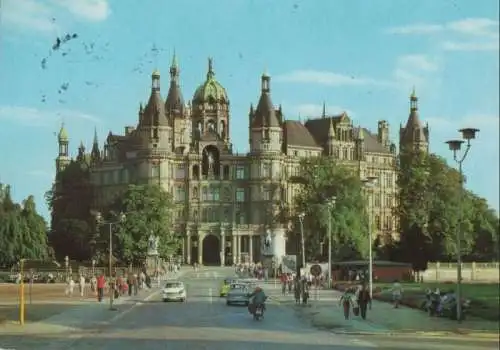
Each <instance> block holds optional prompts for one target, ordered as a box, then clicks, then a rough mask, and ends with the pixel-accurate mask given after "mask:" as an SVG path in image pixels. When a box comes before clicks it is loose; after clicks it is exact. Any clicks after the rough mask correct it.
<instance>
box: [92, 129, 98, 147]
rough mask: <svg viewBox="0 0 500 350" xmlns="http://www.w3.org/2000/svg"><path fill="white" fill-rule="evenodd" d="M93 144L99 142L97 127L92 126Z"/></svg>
mask: <svg viewBox="0 0 500 350" xmlns="http://www.w3.org/2000/svg"><path fill="white" fill-rule="evenodd" d="M93 144H94V145H96V144H97V145H98V144H99V141H98V139H97V127H94V142H93Z"/></svg>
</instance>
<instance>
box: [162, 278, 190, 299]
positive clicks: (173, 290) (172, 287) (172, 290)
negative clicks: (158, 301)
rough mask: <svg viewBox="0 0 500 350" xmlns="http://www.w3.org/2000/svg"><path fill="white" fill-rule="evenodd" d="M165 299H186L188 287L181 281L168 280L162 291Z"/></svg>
mask: <svg viewBox="0 0 500 350" xmlns="http://www.w3.org/2000/svg"><path fill="white" fill-rule="evenodd" d="M161 297H162V299H163V301H170V300H177V301H186V298H187V294H186V287H185V286H184V283H182V282H180V281H167V283H166V284H165V287H163V289H162V291H161Z"/></svg>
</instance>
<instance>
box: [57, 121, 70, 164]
mask: <svg viewBox="0 0 500 350" xmlns="http://www.w3.org/2000/svg"><path fill="white" fill-rule="evenodd" d="M57 141H58V143H59V154H58V156H57V158H56V173H57V174H59V173H60V172H61V171H63V170H64V169H65V168H66V167H67V166H68V164H69V163H70V162H71V159H70V157H69V150H68V146H69V137H68V132H67V131H66V128H65V127H64V123H63V124H62V125H61V129H60V130H59V134H58V135H57Z"/></svg>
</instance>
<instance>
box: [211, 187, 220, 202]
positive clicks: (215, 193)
mask: <svg viewBox="0 0 500 350" xmlns="http://www.w3.org/2000/svg"><path fill="white" fill-rule="evenodd" d="M212 200H214V201H218V200H220V189H219V188H218V187H214V188H212Z"/></svg>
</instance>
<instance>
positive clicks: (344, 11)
mask: <svg viewBox="0 0 500 350" xmlns="http://www.w3.org/2000/svg"><path fill="white" fill-rule="evenodd" d="M0 2H1V3H2V9H1V15H0V16H1V17H0V122H1V127H0V181H1V182H4V183H9V184H11V185H12V186H13V191H14V195H15V198H16V199H17V200H21V199H22V198H24V197H26V196H27V195H29V194H34V195H35V196H36V198H37V201H38V206H39V209H40V210H41V212H42V213H43V214H44V215H45V216H47V217H48V213H47V209H46V207H45V203H44V202H43V193H44V192H45V191H46V190H47V189H49V188H50V186H51V182H52V179H53V175H54V158H55V157H56V152H57V144H56V137H55V135H54V132H56V131H57V130H58V129H59V126H60V123H61V121H62V120H64V121H65V123H66V125H67V129H68V131H69V134H70V137H71V144H70V147H71V148H72V150H73V152H74V153H76V148H77V147H78V145H79V143H80V141H81V140H82V141H83V142H84V143H85V144H86V145H87V147H89V146H90V143H91V141H92V136H93V130H94V127H97V130H98V134H99V136H100V140H101V141H102V140H104V138H105V136H106V135H107V133H108V131H109V130H112V131H113V132H115V133H121V132H122V130H123V127H124V126H125V125H135V124H136V122H137V110H138V105H139V103H140V102H141V101H146V100H147V98H148V96H149V88H150V73H151V71H152V70H153V69H154V68H158V69H159V70H160V71H161V72H162V73H163V74H162V91H163V93H164V94H165V93H166V90H167V87H168V67H169V64H170V60H171V56H172V54H173V51H174V49H175V51H176V53H177V56H178V60H179V64H180V68H181V81H182V88H183V93H184V97H185V99H186V100H188V99H190V98H191V96H192V94H193V92H194V90H195V88H196V87H197V86H198V85H199V84H200V83H201V82H202V81H203V80H204V77H205V73H206V69H207V57H208V56H212V57H213V58H214V68H215V73H216V77H217V78H218V80H219V81H220V82H221V83H222V84H223V85H224V86H225V87H226V89H227V90H228V93H229V98H230V100H231V116H232V118H231V133H232V134H231V137H232V140H233V143H234V146H235V148H236V150H238V151H240V152H244V151H246V150H247V140H248V137H247V135H248V127H247V121H248V117H247V115H248V108H249V105H250V103H251V102H254V103H256V102H257V99H258V97H259V87H260V75H261V74H262V72H263V71H267V72H268V73H269V74H270V75H271V77H272V80H271V88H272V94H273V102H274V103H275V104H279V103H281V104H282V105H283V110H284V113H285V114H286V116H287V118H289V119H298V118H299V116H302V117H303V116H306V115H311V114H315V113H319V112H320V110H321V104H322V103H323V101H325V103H326V104H327V111H328V112H330V113H334V112H339V111H344V110H345V111H348V113H350V114H351V116H352V117H353V118H354V120H355V123H356V124H362V125H364V126H366V127H369V128H371V129H375V128H376V125H377V120H380V119H386V120H388V121H389V122H390V125H391V134H392V138H393V139H394V140H395V141H397V137H398V131H399V124H400V123H404V122H405V121H406V118H407V116H408V96H409V94H410V91H411V89H412V86H415V87H416V91H417V94H418V95H419V97H420V113H421V117H422V119H423V120H425V121H428V122H429V126H430V130H431V149H432V151H433V152H435V153H438V154H440V155H442V156H446V157H447V158H448V159H449V158H450V152H449V151H448V150H447V147H446V145H444V141H446V140H448V139H450V138H456V137H457V136H458V133H457V132H456V130H457V129H458V128H460V127H465V126H474V127H477V128H479V129H481V132H480V134H479V135H478V136H479V138H478V139H477V140H475V141H474V144H473V148H472V149H471V152H470V155H469V157H468V159H467V161H466V163H465V167H464V170H465V172H466V174H467V178H468V182H467V185H468V187H469V188H471V189H472V190H474V191H475V192H477V193H479V194H480V195H481V196H484V197H486V198H487V199H488V200H489V201H490V203H491V205H492V206H494V207H495V208H496V209H497V210H498V208H499V204H498V202H499V195H498V193H499V51H498V42H499V38H498V33H499V28H498V13H499V8H498V1H496V0H481V1H470V0H463V1H446V0H441V1H436V0H421V1H418V2H416V1H406V0H405V1H403V0H394V1H390V0H377V1H370V0H363V1H362V0H345V1H344V0H335V1H333V0H324V1H319V0H317V1H306V0H304V1H298V0H296V1H286V0H280V1H265V0H253V1H243V0H217V1H203V0H197V1H194V0H193V1H191V0H184V1H166V0H163V1H162V0H141V1H139V0H108V1H106V0H71V1H65V0H45V1H44V0H36V1H35V0H3V1H1V0H0ZM66 33H77V34H78V38H76V39H73V40H71V41H69V42H67V43H65V44H64V45H63V46H62V48H61V50H59V51H58V52H57V53H53V54H52V55H50V57H48V59H47V64H46V69H42V66H41V61H42V59H43V58H44V57H47V56H48V54H49V51H50V49H51V47H52V45H53V43H54V41H55V38H56V37H57V36H60V35H63V34H66ZM154 47H156V48H158V50H156V51H155V50H153V48H154ZM155 52H157V53H156V54H155ZM62 84H69V85H68V89H67V90H66V91H63V92H62V93H59V92H58V90H59V89H60V87H61V85H62Z"/></svg>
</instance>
